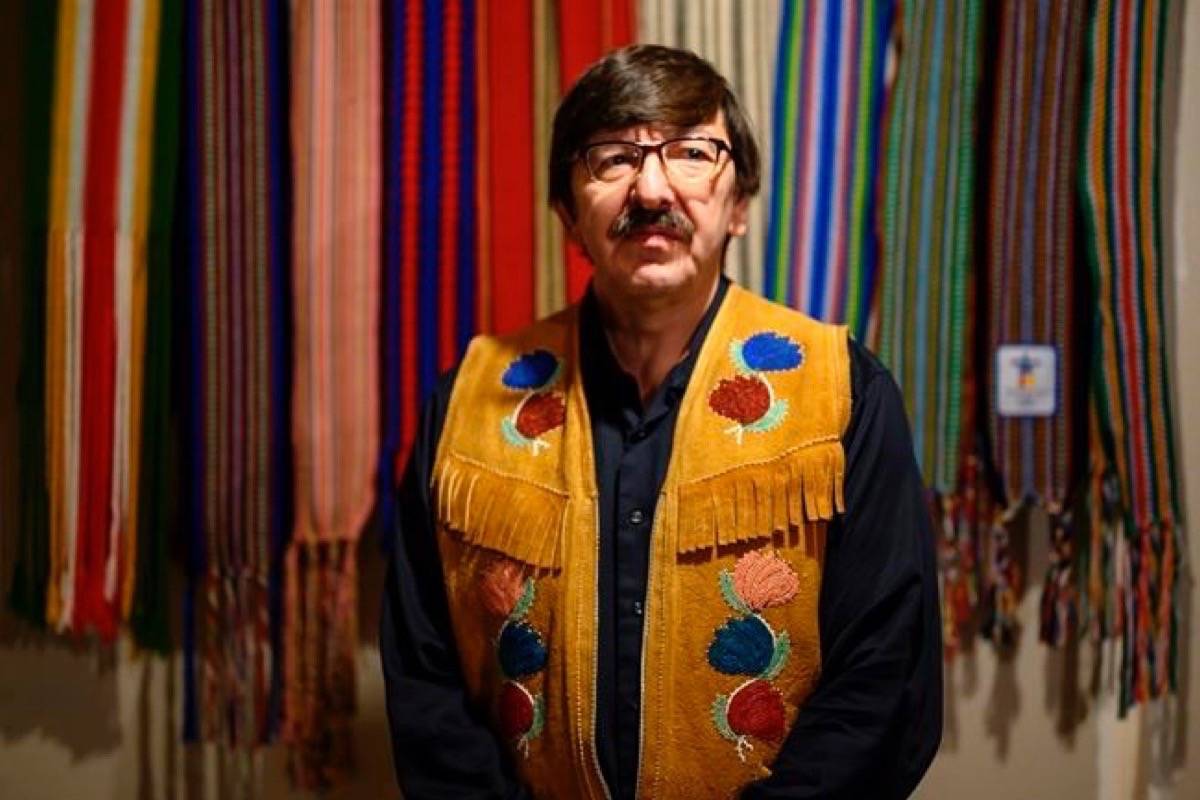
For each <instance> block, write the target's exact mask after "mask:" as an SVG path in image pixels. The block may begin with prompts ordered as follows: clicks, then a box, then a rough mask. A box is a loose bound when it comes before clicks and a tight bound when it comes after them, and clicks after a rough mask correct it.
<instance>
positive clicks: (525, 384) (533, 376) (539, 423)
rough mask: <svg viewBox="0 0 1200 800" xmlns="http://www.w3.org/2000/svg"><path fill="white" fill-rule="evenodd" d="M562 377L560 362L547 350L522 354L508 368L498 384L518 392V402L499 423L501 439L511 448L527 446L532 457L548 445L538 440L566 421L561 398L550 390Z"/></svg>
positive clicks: (565, 407)
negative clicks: (519, 398) (519, 399)
mask: <svg viewBox="0 0 1200 800" xmlns="http://www.w3.org/2000/svg"><path fill="white" fill-rule="evenodd" d="M561 375H562V360H561V359H560V358H559V357H558V356H556V355H554V354H553V353H551V352H550V351H549V350H540V349H539V350H534V351H532V352H529V353H523V354H522V355H520V356H519V357H517V358H516V359H514V360H513V361H512V363H510V364H509V365H508V368H507V369H505V370H504V374H503V375H502V376H501V377H500V382H501V383H503V384H504V386H505V387H506V388H508V389H512V390H513V391H518V392H522V397H521V401H520V402H519V403H518V404H517V407H516V408H515V409H513V412H512V413H511V414H509V415H508V416H507V417H505V418H504V419H503V420H502V421H501V423H500V430H501V432H502V433H503V434H504V439H505V441H507V442H508V443H509V444H511V445H513V446H514V447H528V448H529V450H530V451H531V452H532V453H533V454H534V455H535V456H536V455H537V454H538V453H539V452H540V451H542V450H544V449H546V448H548V447H549V446H550V445H549V444H548V443H547V442H546V440H545V439H543V438H542V435H543V434H546V433H549V432H550V431H552V430H554V429H555V428H560V427H562V425H563V423H564V422H566V419H567V404H566V401H565V400H564V399H563V396H562V395H561V394H559V393H558V392H553V391H551V389H552V388H553V387H554V385H555V384H556V383H558V379H559V378H560V377H561Z"/></svg>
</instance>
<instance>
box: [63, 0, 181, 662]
mask: <svg viewBox="0 0 1200 800" xmlns="http://www.w3.org/2000/svg"><path fill="white" fill-rule="evenodd" d="M158 14H159V5H158V3H157V2H156V1H155V0H129V1H128V2H114V3H107V4H103V5H102V6H98V7H94V8H93V7H92V6H90V5H76V4H65V5H64V6H63V8H62V9H61V13H60V14H59V17H58V22H57V29H58V39H57V47H56V59H55V61H56V63H55V68H54V75H55V79H54V112H53V114H54V116H53V123H52V127H51V133H50V136H51V142H52V143H53V144H52V153H53V155H52V162H51V169H50V192H49V198H48V200H49V231H48V236H47V249H46V259H47V265H46V284H45V296H44V301H43V302H44V303H45V308H46V318H45V322H46V328H45V335H46V342H47V344H46V350H45V384H44V386H45V403H46V406H45V408H46V413H45V426H46V449H47V470H48V485H49V498H48V499H49V517H50V575H49V580H50V585H49V587H48V589H49V591H48V594H47V606H46V614H47V618H48V621H49V622H50V623H51V624H52V625H54V626H56V627H57V628H58V629H60V630H68V629H70V630H74V631H76V632H80V633H82V632H84V631H87V630H94V631H96V632H97V633H98V634H99V635H100V637H101V639H102V640H105V641H111V640H112V639H113V638H114V637H115V636H116V632H117V625H118V623H119V621H120V620H121V619H122V617H123V616H124V615H125V614H126V613H127V611H128V607H129V603H130V600H131V598H132V577H133V573H134V563H133V553H134V552H135V540H136V533H135V524H134V523H135V515H134V514H133V513H131V510H132V508H133V506H134V504H135V502H136V497H135V494H134V492H133V486H134V484H135V483H136V480H137V459H136V453H137V450H138V445H137V442H138V440H139V437H140V418H139V415H140V406H139V404H138V403H137V402H136V398H137V397H139V396H140V392H141V370H140V364H141V344H142V325H141V323H142V320H144V316H145V284H144V274H145V273H144V261H145V243H146V220H147V213H148V212H147V205H148V186H149V172H150V170H149V166H150V165H149V159H148V155H149V154H150V152H151V130H152V109H153V98H154V90H155V89H154V75H155V65H156V60H157V56H158Z"/></svg>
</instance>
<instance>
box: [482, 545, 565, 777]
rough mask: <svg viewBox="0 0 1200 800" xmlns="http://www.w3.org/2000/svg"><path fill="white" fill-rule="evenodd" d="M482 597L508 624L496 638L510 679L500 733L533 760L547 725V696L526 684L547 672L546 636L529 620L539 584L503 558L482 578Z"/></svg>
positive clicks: (503, 694)
mask: <svg viewBox="0 0 1200 800" xmlns="http://www.w3.org/2000/svg"><path fill="white" fill-rule="evenodd" d="M479 593H480V599H481V600H482V601H483V606H484V608H485V609H487V611H488V612H489V613H490V614H492V615H493V616H494V617H497V618H499V619H502V620H503V623H502V624H501V626H500V632H499V634H498V635H497V637H496V659H497V661H498V662H499V664H500V671H501V672H502V673H503V674H504V677H505V678H506V679H507V680H505V681H504V683H503V685H501V687H500V697H499V701H498V706H499V707H498V712H499V717H500V732H501V734H502V735H503V736H504V738H505V739H506V740H507V741H511V742H513V743H514V746H515V747H516V748H517V750H518V751H520V752H521V754H522V755H524V756H525V757H526V758H528V757H529V743H530V742H531V741H533V740H534V739H536V738H537V737H538V735H539V734H541V732H542V728H543V727H544V724H545V701H544V700H543V698H542V694H541V692H538V693H537V694H534V693H533V692H531V691H530V690H529V689H528V687H526V685H525V684H524V683H522V682H521V679H522V678H526V679H527V678H531V677H533V676H534V675H536V674H537V673H539V672H541V671H542V670H544V669H545V668H546V660H547V658H548V653H547V650H546V644H545V642H544V641H543V640H542V635H541V634H540V633H539V632H538V631H537V629H536V628H534V627H533V625H531V624H530V623H529V622H527V621H526V619H525V618H526V617H527V616H528V615H529V611H530V609H531V608H533V601H534V598H535V597H536V596H537V581H535V580H534V579H533V578H527V577H525V576H524V570H523V569H522V567H521V566H520V565H519V564H517V563H516V562H513V561H510V560H508V559H499V560H497V561H494V562H493V563H492V564H490V565H489V566H488V567H487V568H485V569H484V571H483V572H482V573H481V575H480V580H479Z"/></svg>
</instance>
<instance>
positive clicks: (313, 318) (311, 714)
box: [284, 0, 457, 787]
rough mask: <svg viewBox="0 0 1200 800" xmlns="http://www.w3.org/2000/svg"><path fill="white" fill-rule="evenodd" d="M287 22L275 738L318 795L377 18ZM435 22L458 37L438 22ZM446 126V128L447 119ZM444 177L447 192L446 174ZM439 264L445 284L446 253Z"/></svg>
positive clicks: (337, 10)
mask: <svg viewBox="0 0 1200 800" xmlns="http://www.w3.org/2000/svg"><path fill="white" fill-rule="evenodd" d="M292 13H293V17H292V27H291V40H290V41H291V58H292V73H291V74H292V76H293V80H292V109H291V112H292V113H291V132H292V144H293V169H294V175H295V190H294V206H293V208H294V214H295V217H294V219H295V225H294V226H293V232H292V242H293V249H292V299H293V304H292V330H293V336H294V343H293V370H294V371H293V375H294V381H293V390H292V443H293V446H294V448H295V450H294V452H295V459H296V469H295V525H294V529H293V535H292V541H291V543H290V545H289V547H288V551H287V563H286V572H287V583H286V632H285V652H284V664H285V666H284V668H285V696H284V738H285V740H286V741H287V742H288V743H289V745H291V747H292V753H291V755H292V758H291V771H292V778H293V781H294V782H295V784H297V785H298V786H301V787H321V786H327V785H330V784H333V783H336V782H337V781H338V780H339V778H340V777H341V776H342V775H343V773H344V770H345V769H346V768H347V766H348V765H349V763H350V757H351V752H352V749H351V743H350V721H351V715H352V713H353V710H354V692H355V680H354V676H355V650H356V647H357V644H358V630H357V620H358V571H357V563H358V556H357V546H356V545H357V541H358V537H359V534H360V531H361V530H362V528H363V526H364V524H365V523H366V521H367V517H368V515H369V514H370V512H371V508H372V505H373V503H374V499H375V481H374V474H375V468H376V459H377V457H378V435H379V394H378V392H379V374H378V361H377V359H376V358H375V357H374V356H375V354H376V353H377V352H378V347H379V342H378V329H379V293H380V292H379V289H380V287H379V248H378V242H379V235H380V222H381V217H380V184H379V181H378V176H379V174H380V173H379V170H380V166H381V165H380V144H381V138H380V137H381V129H382V119H381V111H382V106H381V99H382V91H381V86H380V77H381V73H382V60H381V47H382V25H381V18H380V10H379V8H378V6H376V5H374V4H370V3H345V4H336V5H335V4H332V3H325V2H321V0H310V1H308V2H298V3H294V4H293V5H292ZM429 21H432V20H427V22H429ZM438 21H439V23H441V22H445V23H447V24H448V25H454V24H456V23H453V22H452V21H451V16H450V15H447V16H445V17H441V18H440V19H439V20H438ZM430 27H431V28H434V29H437V27H438V26H436V25H432V26H430ZM433 62H434V63H437V62H438V59H437V58H434V59H433ZM449 72H450V73H451V74H453V73H454V70H453V69H450V70H449ZM446 111H447V113H449V114H450V115H451V116H452V117H456V116H457V109H456V108H453V107H452V106H450V105H449V104H448V106H447V108H446ZM424 120H425V121H426V123H428V122H430V121H432V122H433V123H434V124H436V125H437V126H438V127H439V128H440V127H441V126H442V114H441V113H440V111H439V110H437V109H428V108H427V109H426V114H425V117H424ZM431 133H433V134H434V135H433V138H435V139H438V140H439V141H440V143H441V144H440V145H439V146H447V147H448V149H449V151H450V152H452V153H453V152H455V148H456V142H455V140H454V137H453V136H451V137H450V140H449V141H446V139H445V138H444V137H443V136H442V135H441V134H442V133H444V131H436V132H431ZM425 141H427V142H428V141H429V138H428V137H427V138H426V140H425ZM449 176H450V177H447V178H446V180H448V181H450V183H451V186H453V185H454V183H455V182H456V181H455V178H456V171H455V170H454V169H453V168H451V169H450V170H449ZM440 188H441V187H440V184H439V185H434V187H433V189H428V188H427V187H423V194H427V195H428V199H430V200H432V201H434V202H436V199H437V197H436V193H437V192H438V191H439V190H440ZM421 233H422V236H426V237H429V238H436V239H439V240H441V242H442V244H443V249H445V244H446V243H447V240H448V242H449V243H450V244H454V243H455V242H456V239H455V237H454V234H455V229H454V228H453V227H452V226H443V225H432V226H430V227H429V228H427V229H423V230H422V232H421ZM447 260H448V261H449V264H450V266H449V268H448V270H449V271H450V272H453V267H454V259H453V251H452V250H451V252H450V254H449V256H448V259H447ZM427 266H432V267H433V269H432V270H430V272H431V273H433V272H436V270H437V268H438V265H437V264H432V265H427V264H424V259H423V266H422V269H423V270H424V269H425V267H427ZM448 291H450V292H451V293H452V287H450V288H449V289H448ZM453 334H454V331H453V330H451V331H449V333H448V336H449V338H450V339H451V341H453V338H454V337H453Z"/></svg>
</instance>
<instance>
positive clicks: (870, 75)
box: [764, 0, 949, 340]
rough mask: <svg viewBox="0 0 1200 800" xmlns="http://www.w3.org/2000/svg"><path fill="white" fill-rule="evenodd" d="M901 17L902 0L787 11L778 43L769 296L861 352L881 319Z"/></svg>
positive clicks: (792, 5) (787, 7) (859, 0)
mask: <svg viewBox="0 0 1200 800" xmlns="http://www.w3.org/2000/svg"><path fill="white" fill-rule="evenodd" d="M895 9H896V4H895V2H894V0H856V2H852V3H844V2H834V1H832V0H830V1H829V2H808V3H798V2H792V1H791V0H789V1H788V2H785V3H784V7H783V21H782V24H781V26H780V31H779V49H778V53H779V57H778V67H777V69H776V72H775V109H774V114H773V136H772V138H773V140H774V142H775V147H776V148H777V150H778V156H779V157H778V158H777V159H776V160H775V161H774V165H773V169H772V172H771V211H770V225H769V228H768V232H767V251H766V263H765V274H764V283H765V287H764V288H765V293H766V295H767V296H769V297H772V298H774V299H776V300H778V301H780V302H786V303H788V304H789V305H791V306H793V307H795V308H798V309H800V310H801V311H804V312H805V313H807V314H809V315H811V316H814V317H816V318H818V319H823V320H826V321H830V322H845V323H846V324H848V325H849V326H850V330H851V333H852V334H853V335H854V336H855V337H856V338H858V339H860V340H865V339H866V338H867V335H868V327H869V324H870V319H871V315H872V312H873V299H874V292H875V283H876V267H877V259H878V246H879V243H878V240H877V238H876V220H875V207H876V203H875V197H874V192H873V188H874V187H873V185H874V179H875V175H876V174H877V170H878V165H877V162H878V156H879V145H880V140H881V136H882V131H883V126H882V124H881V119H882V115H883V109H884V98H885V94H886V93H885V74H884V72H885V70H884V67H885V60H886V59H885V51H886V48H887V45H888V41H889V37H890V35H891V32H892V20H893V16H894V14H895ZM933 44H934V45H935V46H936V44H937V43H936V42H934V43H933ZM912 55H915V51H914V53H913V54H912ZM910 80H912V77H910ZM910 93H911V90H910ZM939 155H940V154H939ZM917 174H919V173H917ZM948 261H949V259H948Z"/></svg>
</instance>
